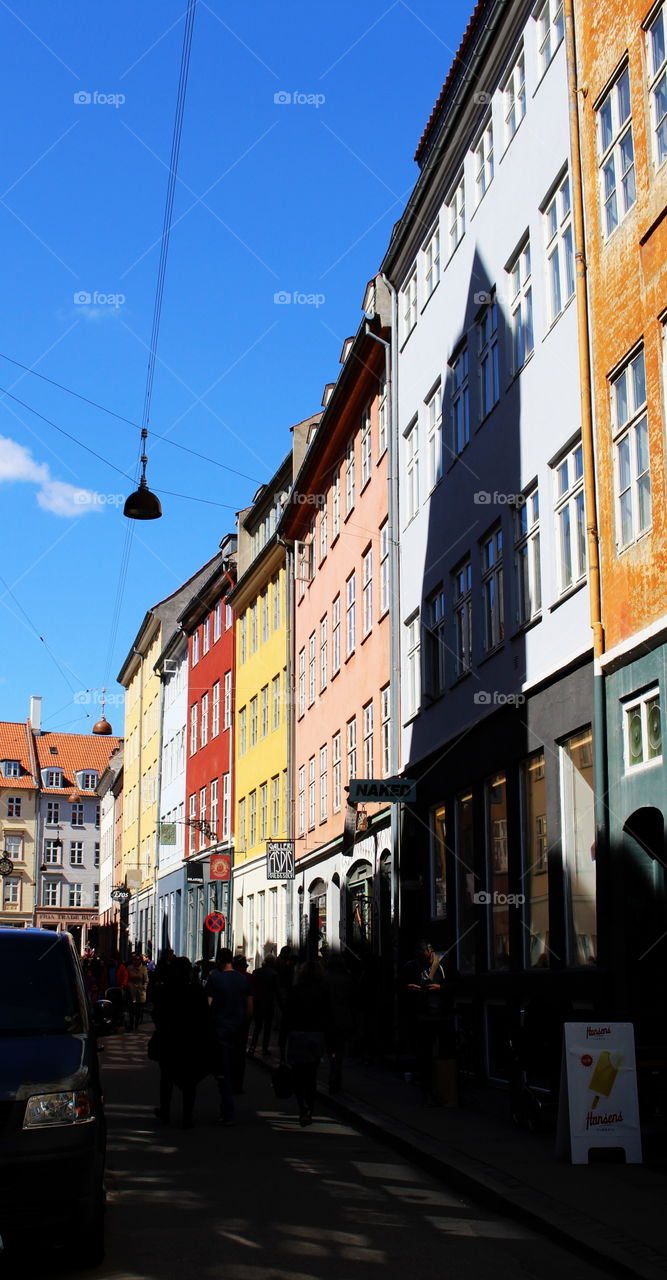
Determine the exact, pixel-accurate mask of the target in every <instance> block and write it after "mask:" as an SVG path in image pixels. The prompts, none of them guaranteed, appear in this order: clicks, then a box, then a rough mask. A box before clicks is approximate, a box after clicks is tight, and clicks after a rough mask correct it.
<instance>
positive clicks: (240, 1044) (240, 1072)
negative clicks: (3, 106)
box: [232, 955, 255, 1093]
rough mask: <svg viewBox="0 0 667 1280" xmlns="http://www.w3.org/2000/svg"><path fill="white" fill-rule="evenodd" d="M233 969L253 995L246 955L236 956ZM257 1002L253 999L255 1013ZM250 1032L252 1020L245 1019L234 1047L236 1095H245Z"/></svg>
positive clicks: (249, 993) (233, 1061)
mask: <svg viewBox="0 0 667 1280" xmlns="http://www.w3.org/2000/svg"><path fill="white" fill-rule="evenodd" d="M232 969H233V970H234V972H235V973H239V974H240V975H241V977H243V978H244V979H245V982H246V996H252V995H253V989H252V982H253V975H251V974H250V973H249V972H248V961H247V959H246V957H245V956H244V955H237V956H234V959H233V960H232ZM254 1008H255V1002H254V998H253V1011H254ZM249 1032H250V1018H249V1017H245V1018H244V1019H243V1024H242V1026H240V1027H239V1030H238V1034H237V1035H236V1036H235V1037H234V1043H233V1045H232V1090H233V1092H234V1093H245V1089H244V1088H243V1081H244V1079H245V1064H246V1050H247V1048H248V1035H249Z"/></svg>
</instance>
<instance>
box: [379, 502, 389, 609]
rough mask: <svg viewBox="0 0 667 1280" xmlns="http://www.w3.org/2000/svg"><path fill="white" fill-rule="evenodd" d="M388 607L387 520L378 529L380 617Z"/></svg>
mask: <svg viewBox="0 0 667 1280" xmlns="http://www.w3.org/2000/svg"><path fill="white" fill-rule="evenodd" d="M388 608H389V522H388V521H387V520H385V522H384V524H383V525H382V527H381V529H380V617H382V615H383V614H385V613H386V612H387V609H388Z"/></svg>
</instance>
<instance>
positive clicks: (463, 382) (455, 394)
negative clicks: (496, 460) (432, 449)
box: [449, 342, 470, 458]
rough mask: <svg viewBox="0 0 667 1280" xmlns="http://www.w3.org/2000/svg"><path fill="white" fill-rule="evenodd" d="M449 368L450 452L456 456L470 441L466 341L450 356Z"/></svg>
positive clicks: (468, 377)
mask: <svg viewBox="0 0 667 1280" xmlns="http://www.w3.org/2000/svg"><path fill="white" fill-rule="evenodd" d="M449 369H450V378H451V394H450V407H451V437H452V454H453V456H454V457H455V458H457V457H458V456H459V454H461V453H463V450H464V449H465V447H466V445H467V444H469V443H470V376H469V371H470V363H469V354H468V344H467V342H465V343H464V344H463V346H462V347H459V349H458V351H457V352H456V353H455V355H453V356H452V359H451V360H450V362H449Z"/></svg>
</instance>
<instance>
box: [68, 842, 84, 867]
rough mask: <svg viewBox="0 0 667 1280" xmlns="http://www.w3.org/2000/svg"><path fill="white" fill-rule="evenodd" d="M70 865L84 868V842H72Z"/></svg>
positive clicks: (70, 844) (70, 846)
mask: <svg viewBox="0 0 667 1280" xmlns="http://www.w3.org/2000/svg"><path fill="white" fill-rule="evenodd" d="M69 865H70V867H82V866H83V840H70V842H69Z"/></svg>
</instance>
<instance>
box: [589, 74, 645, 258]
mask: <svg viewBox="0 0 667 1280" xmlns="http://www.w3.org/2000/svg"><path fill="white" fill-rule="evenodd" d="M624 81H625V82H626V86H627V103H628V114H627V115H626V116H624V117H623V118H622V119H621V117H620V110H621V109H622V108H620V107H619V102H620V101H621V99H622V96H623V95H622V90H621V86H622V84H623V82H624ZM607 104H609V108H610V111H609V139H610V140H609V141H607V142H606V145H605V139H604V136H603V135H604V130H605V125H604V115H603V113H604V112H605V109H606V107H607ZM595 117H596V130H595V132H596V145H597V159H598V182H599V189H600V214H601V220H602V239H603V240H604V241H608V240H609V239H610V238H611V236H612V235H613V234H614V232H615V231H616V230H617V228H618V227H620V225H621V223H622V222H623V221H624V219H625V218H626V217H627V215H628V214H629V213H630V210H631V209H633V208H634V206H635V205H636V203H637V183H636V172H635V143H634V133H633V127H632V93H631V85H630V68H629V64H628V62H627V60H626V61H624V62H623V63H622V64H621V66H620V67H619V68H618V69H617V71H616V72H615V74H614V76H613V77H612V80H611V82H610V83H609V85H608V87H607V88H606V89H605V91H604V93H603V94H602V95H601V97H600V98H599V100H598V102H597V103H596V106H595ZM628 137H629V138H630V146H631V152H632V162H631V163H630V164H628V165H627V167H626V168H625V169H623V163H624V157H623V143H624V142H625V140H626V138H628ZM610 164H613V179H614V184H613V187H611V189H607V190H606V187H607V186H608V184H607V183H606V177H607V173H608V171H609V165H610ZM631 172H632V175H633V176H632V186H633V192H634V194H633V197H632V199H631V200H630V201H629V202H626V205H625V208H624V210H623V212H622V213H621V214H620V216H619V207H618V200H617V196H618V192H619V190H621V189H623V187H624V184H625V181H626V179H627V176H628V174H630V173H631ZM619 174H620V181H619ZM612 197H613V199H614V217H615V219H616V220H615V222H614V225H613V226H610V218H609V209H608V206H609V205H610V203H611V199H612Z"/></svg>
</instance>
